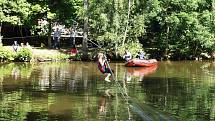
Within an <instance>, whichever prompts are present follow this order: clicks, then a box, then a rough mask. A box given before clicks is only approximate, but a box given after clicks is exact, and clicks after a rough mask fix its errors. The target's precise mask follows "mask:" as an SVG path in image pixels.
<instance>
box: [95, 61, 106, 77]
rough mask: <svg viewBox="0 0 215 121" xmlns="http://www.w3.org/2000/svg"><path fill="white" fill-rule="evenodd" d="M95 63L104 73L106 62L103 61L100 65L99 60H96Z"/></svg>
mask: <svg viewBox="0 0 215 121" xmlns="http://www.w3.org/2000/svg"><path fill="white" fill-rule="evenodd" d="M97 64H98V68H99V70H100V71H101V72H102V73H103V74H104V73H105V70H106V67H107V65H106V63H104V65H103V66H102V65H101V64H100V63H99V61H97Z"/></svg>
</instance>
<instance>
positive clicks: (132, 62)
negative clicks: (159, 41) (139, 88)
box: [125, 59, 158, 67]
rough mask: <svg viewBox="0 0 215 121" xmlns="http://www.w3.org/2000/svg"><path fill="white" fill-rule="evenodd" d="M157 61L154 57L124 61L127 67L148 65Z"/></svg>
mask: <svg viewBox="0 0 215 121" xmlns="http://www.w3.org/2000/svg"><path fill="white" fill-rule="evenodd" d="M157 63H158V61H157V60H156V59H149V60H140V59H132V60H129V61H128V62H126V63H125V66H127V67H150V66H155V65H157Z"/></svg>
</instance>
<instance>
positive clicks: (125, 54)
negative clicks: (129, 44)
mask: <svg viewBox="0 0 215 121" xmlns="http://www.w3.org/2000/svg"><path fill="white" fill-rule="evenodd" d="M123 58H124V59H125V60H126V61H129V60H131V59H132V55H131V53H130V52H129V51H128V50H127V49H126V50H125V53H124V55H123Z"/></svg>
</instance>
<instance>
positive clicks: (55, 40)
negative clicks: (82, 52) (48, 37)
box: [53, 28, 76, 49]
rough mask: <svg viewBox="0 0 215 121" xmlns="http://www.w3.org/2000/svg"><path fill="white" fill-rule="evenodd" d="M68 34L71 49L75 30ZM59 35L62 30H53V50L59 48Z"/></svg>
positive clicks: (73, 44) (73, 43)
mask: <svg viewBox="0 0 215 121" xmlns="http://www.w3.org/2000/svg"><path fill="white" fill-rule="evenodd" d="M69 32H70V39H69V40H70V45H71V46H72V47H74V46H75V36H76V30H75V29H73V28H71V30H70V31H69ZM61 33H62V30H60V29H59V28H55V30H54V33H53V48H56V49H59V48H60V39H61Z"/></svg>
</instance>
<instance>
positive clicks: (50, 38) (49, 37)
mask: <svg viewBox="0 0 215 121" xmlns="http://www.w3.org/2000/svg"><path fill="white" fill-rule="evenodd" d="M48 24H49V25H48V47H49V48H51V45H52V43H51V41H52V37H51V34H52V24H51V20H49V22H48Z"/></svg>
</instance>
